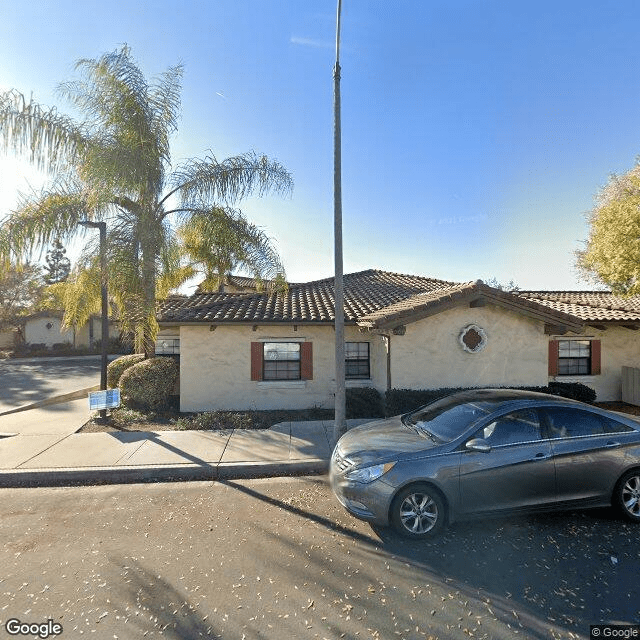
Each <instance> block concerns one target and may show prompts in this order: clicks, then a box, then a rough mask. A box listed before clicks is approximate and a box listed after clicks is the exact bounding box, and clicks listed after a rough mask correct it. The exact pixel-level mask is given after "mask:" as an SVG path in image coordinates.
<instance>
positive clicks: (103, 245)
mask: <svg viewBox="0 0 640 640" xmlns="http://www.w3.org/2000/svg"><path fill="white" fill-rule="evenodd" d="M79 224H81V225H82V226H83V227H90V228H92V229H99V230H100V295H101V297H102V321H101V324H102V345H101V346H102V360H101V366H100V390H101V391H106V389H107V353H108V349H109V300H108V295H107V223H106V222H92V221H91V220H82V221H80V222H79ZM100 420H101V421H102V422H106V421H107V410H106V409H100Z"/></svg>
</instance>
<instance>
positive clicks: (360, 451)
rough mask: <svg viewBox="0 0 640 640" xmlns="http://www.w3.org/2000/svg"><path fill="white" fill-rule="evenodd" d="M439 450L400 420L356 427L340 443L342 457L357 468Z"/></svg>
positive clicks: (396, 418) (426, 438)
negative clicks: (357, 466) (362, 465)
mask: <svg viewBox="0 0 640 640" xmlns="http://www.w3.org/2000/svg"><path fill="white" fill-rule="evenodd" d="M438 446H439V445H437V444H436V443H435V442H434V441H433V440H431V439H430V438H429V437H427V436H423V435H420V434H419V433H416V431H414V430H413V429H411V428H410V427H407V426H405V425H404V424H402V421H401V420H400V416H395V417H393V418H387V419H386V420H378V421H376V422H367V423H366V424H363V425H360V426H359V427H354V428H353V429H350V430H349V431H347V433H346V434H345V435H343V436H342V438H340V440H339V441H338V451H339V452H340V454H341V455H342V456H345V457H347V458H349V459H350V460H352V461H353V462H354V463H355V464H357V465H360V464H367V463H373V462H384V461H386V460H391V459H394V458H404V457H405V456H406V455H408V454H416V453H420V452H424V451H427V450H431V449H435V448H437V447H438Z"/></svg>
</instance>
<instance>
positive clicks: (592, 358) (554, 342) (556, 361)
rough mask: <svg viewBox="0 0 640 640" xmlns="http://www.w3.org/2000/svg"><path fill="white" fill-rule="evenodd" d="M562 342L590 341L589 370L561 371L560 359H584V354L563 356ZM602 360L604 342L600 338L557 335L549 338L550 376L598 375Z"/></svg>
mask: <svg viewBox="0 0 640 640" xmlns="http://www.w3.org/2000/svg"><path fill="white" fill-rule="evenodd" d="M561 342H588V343H589V357H588V360H587V370H586V372H580V373H571V372H566V373H565V372H562V373H561V372H560V360H561V359H562V360H564V361H565V362H566V361H570V360H573V361H575V360H579V359H584V356H580V355H578V356H575V357H572V356H569V357H567V356H563V357H562V358H561V357H560V343H561ZM601 360H602V343H601V341H600V340H599V339H596V338H591V337H575V338H565V337H556V338H553V339H551V340H549V376H550V377H553V378H555V377H561V378H581V377H585V376H596V375H600V373H601V370H602V365H601Z"/></svg>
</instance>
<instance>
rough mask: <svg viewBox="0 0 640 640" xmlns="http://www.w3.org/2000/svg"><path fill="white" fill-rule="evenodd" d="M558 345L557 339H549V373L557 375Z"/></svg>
mask: <svg viewBox="0 0 640 640" xmlns="http://www.w3.org/2000/svg"><path fill="white" fill-rule="evenodd" d="M559 347H560V345H559V344H558V341H557V340H549V375H550V376H557V375H558V353H559Z"/></svg>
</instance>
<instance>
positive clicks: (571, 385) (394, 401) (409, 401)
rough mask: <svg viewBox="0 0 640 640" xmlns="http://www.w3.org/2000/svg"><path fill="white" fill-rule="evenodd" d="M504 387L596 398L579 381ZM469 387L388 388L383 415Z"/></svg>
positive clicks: (583, 399)
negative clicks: (542, 385)
mask: <svg viewBox="0 0 640 640" xmlns="http://www.w3.org/2000/svg"><path fill="white" fill-rule="evenodd" d="M501 388H505V389H519V390H522V391H536V392H538V393H547V394H551V395H556V396H562V397H563V398H569V399H571V400H579V401H580V402H586V403H588V404H591V403H593V402H594V401H595V399H596V392H595V391H594V390H593V389H591V387H587V386H586V385H584V384H581V383H580V382H550V383H549V384H548V386H546V387H501ZM470 390H471V389H470V388H466V387H461V388H455V389H454V388H447V387H445V388H442V389H390V390H389V391H387V393H386V394H385V403H384V408H385V415H387V416H397V415H399V414H401V413H408V412H409V411H413V410H414V409H417V408H418V407H421V406H422V405H425V404H429V403H430V402H433V401H434V400H437V399H438V398H442V397H444V396H448V395H451V394H452V393H457V392H458V391H470Z"/></svg>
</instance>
